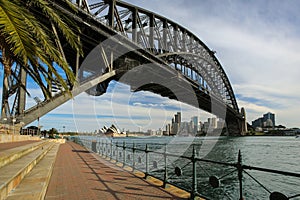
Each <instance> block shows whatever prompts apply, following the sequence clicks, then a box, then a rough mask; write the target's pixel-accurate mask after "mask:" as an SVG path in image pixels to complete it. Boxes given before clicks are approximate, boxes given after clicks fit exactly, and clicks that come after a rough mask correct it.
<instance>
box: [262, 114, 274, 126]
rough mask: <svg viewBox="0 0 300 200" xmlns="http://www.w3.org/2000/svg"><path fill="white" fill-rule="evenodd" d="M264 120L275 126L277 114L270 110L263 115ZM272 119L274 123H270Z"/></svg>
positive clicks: (268, 124)
mask: <svg viewBox="0 0 300 200" xmlns="http://www.w3.org/2000/svg"><path fill="white" fill-rule="evenodd" d="M263 120H264V122H265V123H266V126H272V127H273V128H274V127H275V114H273V113H270V112H268V113H266V114H264V115H263ZM270 121H272V123H270ZM267 122H268V123H267Z"/></svg>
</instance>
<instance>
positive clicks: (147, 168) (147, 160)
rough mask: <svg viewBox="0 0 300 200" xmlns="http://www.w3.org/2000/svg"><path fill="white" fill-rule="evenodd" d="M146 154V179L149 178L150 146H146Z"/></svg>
mask: <svg viewBox="0 0 300 200" xmlns="http://www.w3.org/2000/svg"><path fill="white" fill-rule="evenodd" d="M145 153H146V174H145V177H144V178H147V176H148V173H149V155H148V144H146V149H145Z"/></svg>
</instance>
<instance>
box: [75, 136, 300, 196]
mask: <svg viewBox="0 0 300 200" xmlns="http://www.w3.org/2000/svg"><path fill="white" fill-rule="evenodd" d="M75 142H77V143H79V144H80V145H82V146H84V147H86V148H87V149H89V150H91V151H93V152H95V153H98V154H100V155H101V156H103V157H105V158H107V159H110V160H112V159H113V160H115V161H116V162H117V163H122V165H123V167H125V166H130V167H132V170H133V171H134V170H140V171H142V172H144V174H145V178H146V177H147V176H150V175H151V176H152V177H155V178H158V179H160V180H162V181H163V187H166V185H167V184H172V185H175V186H176V187H178V188H181V189H183V190H185V191H187V192H189V193H190V198H191V199H194V198H195V197H197V196H198V197H203V198H206V199H210V198H209V197H206V196H204V195H202V194H200V193H199V192H198V182H199V180H198V179H201V177H199V176H198V175H199V174H198V173H197V172H198V168H200V169H202V170H203V171H205V169H204V168H203V167H202V165H203V164H202V165H200V163H206V164H216V165H218V166H226V167H230V168H232V169H233V170H230V172H229V173H228V172H227V173H225V175H222V176H221V177H218V176H214V175H209V174H208V173H207V172H205V173H206V182H207V185H209V186H210V187H211V188H212V189H216V188H219V187H220V185H221V180H224V178H225V177H228V176H229V175H232V174H234V173H237V180H238V188H239V194H238V196H239V200H243V199H244V198H243V197H244V195H243V194H244V186H243V180H244V175H247V176H249V177H250V178H251V179H252V180H253V181H254V182H255V183H256V184H258V186H259V187H261V188H262V189H264V190H265V191H266V192H267V193H268V194H269V199H270V200H287V199H294V198H296V197H300V193H299V194H294V195H292V196H286V195H285V194H283V193H280V192H276V191H275V192H272V191H271V190H269V189H268V188H267V187H266V186H264V185H263V184H262V183H261V182H260V181H259V180H258V179H256V178H255V177H254V176H253V175H251V174H250V173H249V172H247V171H246V170H255V171H260V172H267V173H272V174H278V175H284V176H290V177H297V178H300V174H298V173H293V172H286V171H280V170H274V169H267V168H261V167H255V166H249V165H244V164H243V162H242V154H241V151H239V153H238V158H237V162H235V163H230V162H221V161H214V160H208V159H203V158H197V154H196V151H195V147H194V145H192V155H191V156H184V155H177V154H172V153H168V152H167V145H163V144H155V145H156V146H160V147H162V148H160V150H157V148H156V149H155V148H150V147H151V146H154V144H149V143H148V144H144V145H141V144H135V143H125V141H123V142H121V143H120V142H118V141H117V142H116V141H113V140H108V139H101V140H99V141H95V140H88V139H82V138H81V139H80V138H76V139H75ZM162 149H163V150H162ZM150 155H151V157H153V158H154V159H152V167H151V168H152V171H151V170H150V164H151V162H150ZM170 157H173V158H176V159H185V160H186V161H185V162H182V161H180V162H181V164H182V163H183V164H184V166H183V167H179V166H177V165H175V166H174V165H173V164H174V163H169V162H168V159H169V158H170ZM159 158H160V160H163V162H162V163H163V164H161V165H160V166H159V164H160V163H159V162H158V161H157V159H159ZM143 159H144V160H143ZM172 165H173V169H174V170H173V171H172V172H171V171H170V168H172ZM190 165H191V166H190ZM188 166H190V168H191V169H190V170H187V171H188V172H190V173H187V176H186V177H188V178H187V180H185V181H187V182H190V183H188V184H186V185H189V186H191V187H190V188H187V187H184V186H182V185H180V184H177V183H173V182H172V181H170V180H171V179H172V178H174V177H175V176H177V177H182V176H183V169H186V168H188ZM153 169H154V170H153ZM202 178H203V177H202ZM207 178H208V181H207ZM298 191H299V190H298ZM227 197H228V196H227ZM228 199H231V198H230V197H228Z"/></svg>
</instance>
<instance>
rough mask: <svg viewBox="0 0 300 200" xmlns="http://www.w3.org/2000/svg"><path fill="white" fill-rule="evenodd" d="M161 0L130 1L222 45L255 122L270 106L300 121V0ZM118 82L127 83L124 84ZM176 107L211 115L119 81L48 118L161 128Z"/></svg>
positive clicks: (48, 124)
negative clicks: (131, 89)
mask: <svg viewBox="0 0 300 200" xmlns="http://www.w3.org/2000/svg"><path fill="white" fill-rule="evenodd" d="M155 1H156V0H154V1H153V2H149V1H145V0H128V1H127V2H129V3H133V4H136V5H139V6H141V7H143V8H145V9H149V10H152V11H155V12H157V13H159V14H161V15H163V16H166V17H167V18H170V19H172V20H173V21H175V22H178V23H179V24H181V25H182V26H184V27H186V28H187V29H188V30H191V31H192V32H193V33H194V34H195V35H196V36H198V37H199V38H200V39H201V40H203V42H204V43H205V44H206V45H207V46H208V47H209V48H210V49H212V50H214V51H216V54H215V55H216V56H217V58H218V59H219V61H220V62H221V64H222V65H223V67H224V70H225V71H226V74H227V75H228V76H229V80H230V82H231V84H232V86H233V90H234V91H235V94H236V97H237V101H238V105H239V107H240V108H241V107H245V109H246V114H247V121H248V122H249V123H251V121H252V120H254V119H255V118H257V117H258V116H260V115H261V114H263V113H266V112H269V111H270V112H272V113H276V116H277V118H276V121H277V123H278V124H283V125H286V126H287V127H299V126H300V122H299V111H300V110H299V108H298V106H297V105H299V103H300V102H299V101H300V100H299V99H300V93H299V91H300V90H299V86H298V76H299V74H300V71H299V67H297V65H299V64H300V58H299V56H298V52H299V50H300V49H299V48H300V45H299V44H300V37H299V35H300V28H299V27H300V21H299V19H298V18H297V17H296V16H297V15H298V10H297V8H298V7H299V6H300V2H298V1H288V2H281V1H265V2H260V1H257V0H255V1H252V2H251V3H249V2H248V3H245V2H240V1H222V2H218V1H209V2H203V1H188V2H186V1H179V0H178V1H170V0H165V1H163V2H160V7H157V6H155V5H156V3H155ZM157 2H158V1H157ZM224 11H226V12H224ZM220 13H222V14H220ZM191 16H192V17H193V20H191ZM291 19H293V20H291ZM282 69H284V70H282ZM2 74H3V73H2ZM2 74H1V75H2ZM29 86H30V87H32V89H31V90H30V92H31V96H32V98H29V99H28V102H27V106H28V107H29V106H32V105H35V102H34V100H33V98H34V97H35V96H38V97H41V96H42V95H41V92H40V91H38V90H36V87H35V86H34V85H33V84H31V83H29ZM115 87H118V88H121V89H119V90H116V89H115ZM286 88H288V89H286ZM1 92H2V90H1ZM1 95H2V94H1ZM124 96H126V97H128V96H132V97H133V99H134V102H128V101H127V100H126V101H124V100H123V98H124ZM138 99H142V101H140V102H139V101H138ZM112 100H113V102H111V101H112ZM128 104H129V105H128ZM112 107H114V108H113V110H112ZM124 107H125V108H124ZM178 108H180V109H178ZM175 110H176V111H177V110H180V111H182V112H185V113H188V114H187V118H189V117H191V116H194V115H196V114H197V113H198V112H200V113H201V114H200V116H203V115H208V116H209V114H203V113H204V112H202V111H198V110H194V109H193V108H191V107H190V106H187V105H183V104H182V103H179V102H175V101H173V100H169V99H165V98H162V97H160V96H158V95H155V94H151V93H147V92H140V93H130V89H128V87H126V86H123V85H120V84H117V83H111V84H110V87H109V88H108V93H107V94H104V95H103V96H101V97H99V98H95V97H91V96H88V95H86V94H81V95H79V96H78V97H75V98H74V100H71V101H70V102H68V103H66V104H64V105H62V106H60V107H58V108H57V109H55V110H53V111H52V112H50V113H49V114H47V115H46V116H43V117H41V119H40V123H41V125H42V126H44V128H45V129H50V128H52V127H56V128H57V129H62V127H63V126H65V127H66V130H72V131H76V129H79V130H90V131H91V130H95V129H97V127H98V126H99V127H102V126H103V125H108V126H110V125H111V123H112V122H115V121H117V122H118V123H117V124H119V126H120V128H123V127H125V129H126V127H131V128H132V129H136V130H137V129H138V127H140V126H143V127H145V128H147V127H150V126H156V128H159V127H162V126H163V124H164V122H165V121H167V120H169V119H170V118H171V116H172V114H173V112H174V111H175ZM63 121H64V122H63ZM36 124H37V122H33V123H32V124H30V125H36ZM76 125H77V127H76Z"/></svg>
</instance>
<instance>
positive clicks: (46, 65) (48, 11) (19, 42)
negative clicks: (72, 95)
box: [0, 0, 82, 111]
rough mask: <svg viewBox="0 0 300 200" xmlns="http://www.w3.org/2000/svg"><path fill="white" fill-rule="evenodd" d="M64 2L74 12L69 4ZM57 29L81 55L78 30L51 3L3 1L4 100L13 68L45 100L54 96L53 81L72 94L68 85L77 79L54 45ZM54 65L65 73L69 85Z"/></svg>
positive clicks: (0, 3)
mask: <svg viewBox="0 0 300 200" xmlns="http://www.w3.org/2000/svg"><path fill="white" fill-rule="evenodd" d="M62 1H64V3H66V4H67V5H69V6H71V7H72V8H74V6H73V5H72V3H70V2H69V0H62ZM45 18H46V19H47V20H48V21H49V22H50V23H47V24H45V23H44V22H43V21H42V19H45ZM69 27H71V28H69ZM53 28H54V29H53ZM56 28H57V29H58V30H59V31H60V33H61V34H62V35H63V36H64V38H65V40H66V41H67V42H68V44H69V45H70V46H71V47H72V48H73V49H75V50H76V51H77V52H79V53H80V54H82V50H81V45H80V41H79V39H78V37H77V35H76V34H75V33H74V32H73V31H72V29H74V28H75V29H76V26H75V25H73V24H71V23H70V21H68V20H67V19H66V17H64V16H63V14H62V13H60V11H57V10H54V9H53V8H52V7H51V3H50V2H49V1H48V0H0V51H1V52H0V53H1V54H0V56H1V58H0V62H1V63H2V65H3V67H4V81H3V94H4V96H5V95H7V94H6V93H7V92H8V90H9V85H8V84H9V81H8V78H9V76H11V75H13V74H12V73H13V71H12V66H13V65H14V64H18V65H20V66H21V68H22V69H23V70H25V71H26V72H27V74H28V75H29V76H31V77H32V79H33V80H34V81H35V82H36V83H37V84H38V85H39V87H40V88H41V90H42V91H43V94H44V96H45V98H49V97H50V96H51V93H50V91H49V90H48V89H47V85H48V84H49V85H50V84H51V81H54V80H55V81H57V82H58V83H59V84H60V85H61V86H62V87H63V88H64V90H65V91H69V84H68V83H70V84H72V85H73V84H74V82H75V76H74V73H73V72H72V70H71V68H70V66H69V65H68V63H67V61H66V60H65V59H64V56H63V55H62V53H61V51H60V50H59V48H57V46H56V44H55V40H56V39H58V38H55V37H58V36H57V34H53V31H54V30H56ZM53 63H56V64H57V65H55V66H57V67H60V68H61V69H62V70H63V71H64V73H65V75H66V77H67V81H66V80H64V78H63V77H62V76H61V75H60V74H59V73H58V72H57V70H56V68H55V67H54V65H53ZM7 98H8V95H7ZM2 111H3V108H2Z"/></svg>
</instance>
